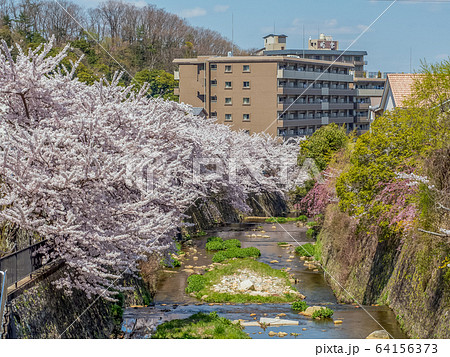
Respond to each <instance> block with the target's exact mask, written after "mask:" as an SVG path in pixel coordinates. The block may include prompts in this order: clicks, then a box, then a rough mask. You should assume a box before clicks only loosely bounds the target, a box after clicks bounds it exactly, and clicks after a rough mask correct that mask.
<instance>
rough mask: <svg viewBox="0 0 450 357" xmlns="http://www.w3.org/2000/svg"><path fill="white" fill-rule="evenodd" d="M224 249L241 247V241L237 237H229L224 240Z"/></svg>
mask: <svg viewBox="0 0 450 357" xmlns="http://www.w3.org/2000/svg"><path fill="white" fill-rule="evenodd" d="M223 247H224V249H231V248H240V247H241V242H240V241H239V240H237V239H229V240H226V241H224V242H223Z"/></svg>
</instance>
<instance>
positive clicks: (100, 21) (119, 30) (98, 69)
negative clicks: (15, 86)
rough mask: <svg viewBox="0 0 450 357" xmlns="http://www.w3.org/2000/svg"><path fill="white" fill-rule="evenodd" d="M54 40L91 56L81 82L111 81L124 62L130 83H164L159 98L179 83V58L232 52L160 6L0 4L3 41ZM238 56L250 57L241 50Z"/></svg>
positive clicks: (212, 34)
mask: <svg viewBox="0 0 450 357" xmlns="http://www.w3.org/2000/svg"><path fill="white" fill-rule="evenodd" d="M65 10H66V11H65ZM52 36H54V37H55V40H56V46H57V47H63V46H65V45H66V44H67V43H70V44H71V46H72V47H73V59H76V58H79V57H80V56H81V55H82V54H84V55H85V58H84V59H83V61H82V64H81V65H80V66H79V68H78V70H77V76H78V77H79V78H80V80H82V81H84V82H88V83H89V82H92V83H93V82H94V81H95V80H97V79H99V78H101V77H106V78H107V79H111V78H112V76H113V74H114V72H116V71H122V70H123V69H122V68H121V67H120V66H119V64H118V63H120V65H121V66H123V67H124V68H125V69H126V72H128V73H125V74H124V77H123V81H124V84H128V83H130V82H131V80H132V78H131V77H130V75H131V76H132V77H136V80H138V81H144V80H145V81H148V80H150V81H152V80H155V78H156V79H157V80H159V81H160V82H162V83H154V87H155V88H153V89H152V90H153V91H156V92H154V93H153V94H154V95H163V96H164V97H166V98H171V99H173V98H172V97H173V94H172V95H171V94H170V91H169V92H167V88H166V86H167V85H168V86H173V85H174V84H173V83H172V82H174V81H173V75H172V74H171V73H172V72H173V70H174V68H175V66H174V65H173V63H172V61H173V59H174V58H190V57H196V56H198V55H226V54H227V52H228V51H230V50H231V48H232V43H231V41H229V40H227V39H226V38H224V37H223V36H222V35H220V34H219V33H218V32H216V31H212V30H209V29H205V28H200V27H192V26H190V25H188V23H187V22H186V20H184V19H182V18H180V17H179V16H177V15H175V14H171V13H168V12H167V11H165V10H163V9H159V8H157V7H156V6H154V5H146V6H144V7H136V6H135V5H133V4H129V3H125V2H123V1H117V0H108V1H105V2H102V3H100V4H99V5H98V6H97V7H96V8H83V7H81V6H79V5H77V4H75V3H74V2H71V1H67V0H58V3H57V2H55V1H52V0H45V1H43V0H0V38H1V39H3V40H5V41H6V43H7V44H8V45H9V46H11V45H13V44H14V43H19V44H20V45H21V46H22V48H24V47H29V48H35V47H37V46H38V45H39V44H40V43H42V42H45V41H48V40H49V39H50V38H51V37H52ZM107 52H109V53H110V54H111V56H112V57H114V58H115V59H116V60H117V62H118V63H117V62H116V61H115V60H114V59H113V58H112V57H111V56H109V55H108V53H107ZM234 52H235V53H237V54H245V52H244V51H242V50H240V49H239V48H236V47H235V49H234ZM166 72H169V73H166ZM161 77H164V78H161ZM166 82H167V83H166ZM163 87H164V88H163ZM172 93H173V91H172Z"/></svg>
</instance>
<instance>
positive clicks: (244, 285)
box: [239, 279, 255, 291]
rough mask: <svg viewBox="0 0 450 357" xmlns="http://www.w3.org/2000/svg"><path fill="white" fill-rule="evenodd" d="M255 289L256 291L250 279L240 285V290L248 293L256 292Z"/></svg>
mask: <svg viewBox="0 0 450 357" xmlns="http://www.w3.org/2000/svg"><path fill="white" fill-rule="evenodd" d="M254 289H255V284H254V283H253V282H252V281H251V280H250V279H246V280H244V281H243V282H241V283H240V284H239V290H242V291H247V290H254Z"/></svg>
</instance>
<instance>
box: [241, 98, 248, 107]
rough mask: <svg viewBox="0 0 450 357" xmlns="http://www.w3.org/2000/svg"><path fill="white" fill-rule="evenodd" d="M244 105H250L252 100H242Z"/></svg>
mask: <svg viewBox="0 0 450 357" xmlns="http://www.w3.org/2000/svg"><path fill="white" fill-rule="evenodd" d="M242 105H250V98H242Z"/></svg>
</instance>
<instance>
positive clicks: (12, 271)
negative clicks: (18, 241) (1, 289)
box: [0, 240, 47, 288]
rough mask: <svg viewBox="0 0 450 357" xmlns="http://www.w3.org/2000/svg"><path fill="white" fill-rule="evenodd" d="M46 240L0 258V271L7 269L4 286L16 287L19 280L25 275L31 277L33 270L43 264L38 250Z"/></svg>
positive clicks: (41, 255)
mask: <svg viewBox="0 0 450 357" xmlns="http://www.w3.org/2000/svg"><path fill="white" fill-rule="evenodd" d="M46 242H47V240H43V241H41V242H39V243H36V244H33V245H30V246H28V247H26V248H23V249H21V250H18V251H16V252H14V253H11V254H8V255H6V256H4V257H2V258H0V271H8V274H7V275H6V288H8V287H10V286H11V285H15V286H16V288H17V283H18V282H19V281H20V280H22V279H23V278H25V277H27V276H30V278H32V274H33V272H34V271H36V270H37V269H39V268H41V267H42V266H43V264H42V258H43V254H42V253H39V252H38V250H39V248H42V247H43V246H44V245H45V243H46Z"/></svg>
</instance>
